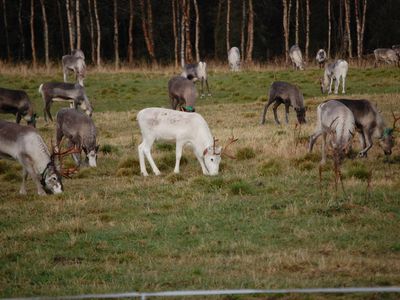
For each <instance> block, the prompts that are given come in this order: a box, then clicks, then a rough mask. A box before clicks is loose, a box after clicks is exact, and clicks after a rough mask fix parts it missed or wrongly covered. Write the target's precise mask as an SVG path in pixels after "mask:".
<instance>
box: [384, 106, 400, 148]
mask: <svg viewBox="0 0 400 300" xmlns="http://www.w3.org/2000/svg"><path fill="white" fill-rule="evenodd" d="M392 115H393V128H385V129H384V130H383V135H382V138H381V139H380V141H379V145H380V146H381V148H382V149H383V152H384V153H385V155H391V154H392V148H393V146H394V136H393V133H394V132H395V131H396V130H397V129H396V123H397V121H398V120H400V116H399V117H396V116H395V114H394V112H393V111H392Z"/></svg>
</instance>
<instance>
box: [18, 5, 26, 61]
mask: <svg viewBox="0 0 400 300" xmlns="http://www.w3.org/2000/svg"><path fill="white" fill-rule="evenodd" d="M18 26H19V34H20V36H19V40H20V42H21V49H20V55H19V58H20V59H21V60H22V61H24V60H25V37H24V27H23V25H22V0H19V7H18Z"/></svg>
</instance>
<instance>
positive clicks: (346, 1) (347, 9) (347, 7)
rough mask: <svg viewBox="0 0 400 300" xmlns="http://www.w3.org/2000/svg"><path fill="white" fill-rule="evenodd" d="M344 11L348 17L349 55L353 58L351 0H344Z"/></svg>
mask: <svg viewBox="0 0 400 300" xmlns="http://www.w3.org/2000/svg"><path fill="white" fill-rule="evenodd" d="M344 11H345V18H346V34H347V39H348V46H349V47H348V52H349V57H350V58H353V53H352V49H353V46H352V42H351V31H350V2H349V0H344Z"/></svg>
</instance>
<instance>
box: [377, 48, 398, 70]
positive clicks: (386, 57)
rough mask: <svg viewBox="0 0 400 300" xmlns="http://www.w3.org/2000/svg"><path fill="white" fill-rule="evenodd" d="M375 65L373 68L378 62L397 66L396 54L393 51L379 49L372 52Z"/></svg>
mask: <svg viewBox="0 0 400 300" xmlns="http://www.w3.org/2000/svg"><path fill="white" fill-rule="evenodd" d="M374 55H375V63H374V66H375V67H377V66H378V63H379V62H385V63H387V64H392V63H393V64H395V65H396V66H399V56H398V55H397V52H396V51H395V50H393V49H386V48H379V49H375V50H374Z"/></svg>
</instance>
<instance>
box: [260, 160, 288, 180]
mask: <svg viewBox="0 0 400 300" xmlns="http://www.w3.org/2000/svg"><path fill="white" fill-rule="evenodd" d="M281 171H282V166H281V163H280V162H278V161H276V160H274V159H270V160H268V161H266V162H264V163H263V164H262V165H261V166H260V167H259V169H258V172H259V174H260V175H261V176H270V175H277V174H279V173H281Z"/></svg>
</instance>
